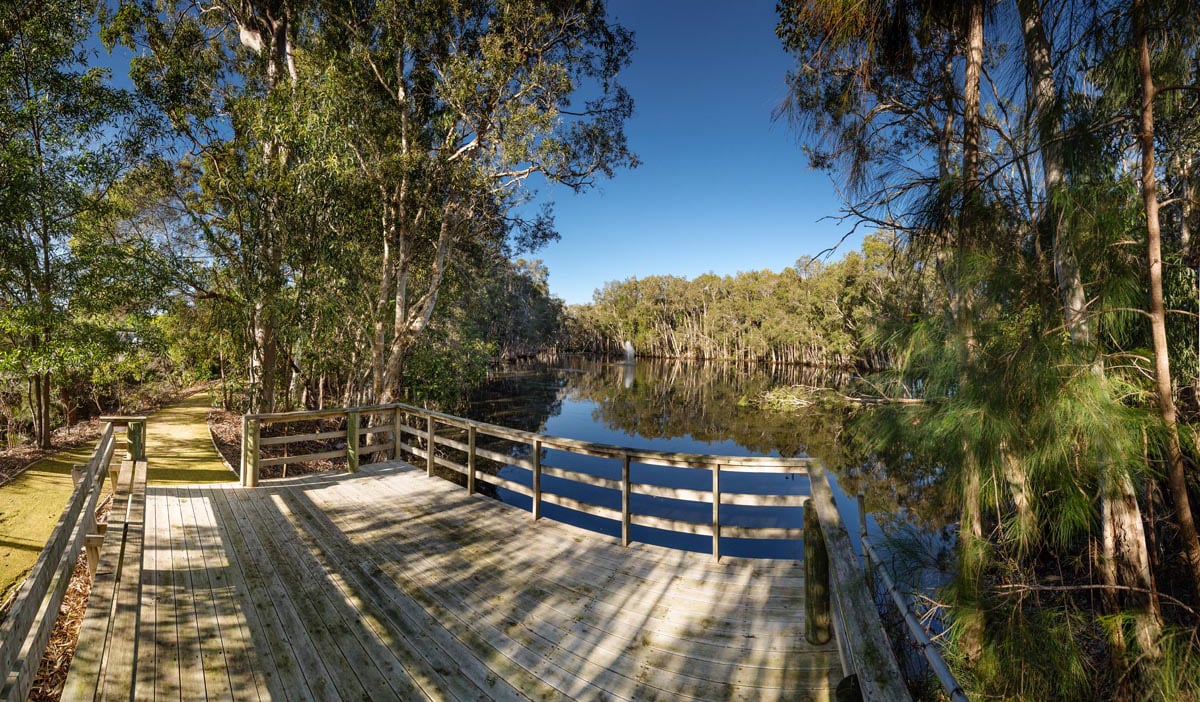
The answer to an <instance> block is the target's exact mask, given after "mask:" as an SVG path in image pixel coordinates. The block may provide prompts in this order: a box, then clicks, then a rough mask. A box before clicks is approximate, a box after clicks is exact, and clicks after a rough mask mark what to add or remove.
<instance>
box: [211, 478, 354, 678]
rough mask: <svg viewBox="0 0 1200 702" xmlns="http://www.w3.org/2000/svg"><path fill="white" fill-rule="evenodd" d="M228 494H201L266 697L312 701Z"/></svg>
mask: <svg viewBox="0 0 1200 702" xmlns="http://www.w3.org/2000/svg"><path fill="white" fill-rule="evenodd" d="M229 492H230V491H229V490H223V489H220V488H211V487H208V488H205V489H204V490H203V491H202V494H204V495H205V496H206V497H208V499H209V505H210V506H211V508H212V511H213V515H214V517H215V520H216V523H217V528H218V530H219V531H220V533H221V537H222V541H223V542H224V543H225V544H226V553H228V554H229V559H230V566H231V568H232V570H233V572H234V583H233V584H234V589H235V592H236V596H237V599H238V602H239V603H240V604H241V607H242V612H243V613H244V614H245V617H246V620H245V621H246V628H247V630H248V632H249V634H250V643H251V644H252V646H253V649H254V651H255V653H256V654H257V655H258V657H259V659H260V660H262V661H263V679H264V682H265V683H266V684H267V696H268V697H270V698H272V699H290V700H301V701H303V702H308V701H311V700H314V699H315V698H314V697H313V693H312V691H311V690H309V688H308V683H307V682H306V681H305V679H304V675H303V673H301V671H300V669H299V667H298V666H297V664H296V656H295V654H294V653H293V651H292V643H291V641H290V640H289V638H288V635H287V632H286V631H285V630H284V628H283V623H282V622H281V621H280V618H279V616H278V615H277V614H276V613H275V606H274V602H273V600H272V598H271V594H270V591H269V589H268V586H267V583H266V578H265V577H264V575H263V571H262V570H261V569H260V568H259V567H258V565H257V564H256V563H255V562H254V561H253V560H251V558H250V553H249V548H248V546H247V544H246V540H245V538H244V537H243V536H242V531H241V525H240V524H238V522H237V519H236V518H235V517H234V516H233V513H232V511H231V510H230V506H229V502H228V500H227V496H228V494H229ZM319 672H324V671H323V670H322V671H319ZM272 673H273V674H272ZM329 692H330V691H329V689H328V687H324V688H322V693H323V694H326V695H327V694H329Z"/></svg>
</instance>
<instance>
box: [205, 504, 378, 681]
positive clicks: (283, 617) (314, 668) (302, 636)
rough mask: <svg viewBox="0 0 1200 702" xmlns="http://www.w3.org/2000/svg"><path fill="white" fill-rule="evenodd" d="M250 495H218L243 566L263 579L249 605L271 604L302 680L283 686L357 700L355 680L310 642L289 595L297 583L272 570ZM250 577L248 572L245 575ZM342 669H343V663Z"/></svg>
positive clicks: (308, 634) (278, 659)
mask: <svg viewBox="0 0 1200 702" xmlns="http://www.w3.org/2000/svg"><path fill="white" fill-rule="evenodd" d="M253 492H254V491H233V490H226V491H223V492H221V493H220V495H221V497H224V498H225V499H226V501H227V504H228V509H229V512H230V513H231V514H232V515H233V517H234V519H235V520H236V529H237V530H238V531H239V534H240V536H241V538H242V539H243V540H244V544H245V546H246V560H245V561H244V563H245V564H246V565H247V567H249V568H250V569H252V570H254V569H257V570H260V571H261V573H262V576H263V581H264V582H263V584H264V585H265V591H261V592H259V593H256V594H255V595H254V599H253V600H252V601H253V602H254V603H255V605H256V606H258V605H259V603H260V602H270V603H271V604H272V605H274V609H275V613H276V615H277V616H278V617H279V623H280V625H281V627H282V633H283V639H284V640H285V641H289V642H290V644H291V650H292V654H293V655H294V656H295V663H296V666H295V667H296V668H299V671H300V674H301V676H303V677H302V678H301V679H297V680H288V681H285V683H284V684H285V685H297V684H300V685H303V684H304V682H305V681H307V684H308V689H309V691H310V692H311V693H312V695H313V697H315V698H317V699H331V698H335V697H342V698H345V697H346V696H347V693H351V694H353V695H354V696H355V697H356V698H357V697H360V696H361V695H362V694H363V690H362V686H361V685H359V684H358V681H357V679H354V680H352V681H351V680H347V679H346V676H345V674H344V673H345V671H344V668H343V669H339V668H337V667H331V666H327V665H326V664H325V662H326V661H325V658H324V657H323V656H320V655H318V653H317V652H318V651H319V650H321V649H320V648H319V647H318V644H317V641H316V640H314V639H313V637H312V635H311V632H309V631H308V629H307V627H305V625H304V617H303V616H301V614H300V612H299V611H298V609H297V602H296V600H298V599H303V598H301V597H293V594H292V588H293V587H295V586H296V585H297V583H292V582H288V581H285V580H284V579H283V578H281V577H280V575H279V573H278V572H277V571H276V570H275V569H274V568H273V567H272V561H271V556H270V554H269V553H268V552H267V550H266V548H265V547H264V546H263V544H262V541H261V539H259V536H258V532H257V529H256V526H255V523H254V522H253V521H252V520H251V519H250V515H249V513H248V510H247V509H246V505H245V502H246V501H247V500H251V499H254V494H253ZM231 528H232V527H231ZM249 574H250V573H249V571H247V575H249ZM260 598H263V599H260ZM279 662H280V658H279V654H277V657H276V663H277V664H278V663H279ZM342 665H343V666H344V663H342ZM331 668H332V669H331ZM280 669H281V671H282V669H283V666H282V665H280Z"/></svg>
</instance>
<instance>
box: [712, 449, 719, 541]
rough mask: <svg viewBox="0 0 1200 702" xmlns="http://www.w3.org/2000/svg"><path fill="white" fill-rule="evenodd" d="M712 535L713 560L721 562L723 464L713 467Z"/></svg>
mask: <svg viewBox="0 0 1200 702" xmlns="http://www.w3.org/2000/svg"><path fill="white" fill-rule="evenodd" d="M712 509H713V514H712V536H713V562H714V563H720V562H721V464H720V463H718V464H716V465H714V466H713V468H712Z"/></svg>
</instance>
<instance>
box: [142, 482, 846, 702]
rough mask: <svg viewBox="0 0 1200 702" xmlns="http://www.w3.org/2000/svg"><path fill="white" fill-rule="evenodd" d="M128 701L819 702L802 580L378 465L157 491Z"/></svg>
mask: <svg viewBox="0 0 1200 702" xmlns="http://www.w3.org/2000/svg"><path fill="white" fill-rule="evenodd" d="M145 533H146V536H145V547H144V548H145V551H144V557H143V573H142V592H141V601H142V610H141V616H140V624H139V627H138V631H137V633H136V641H137V645H136V660H135V662H134V666H135V670H136V672H135V675H136V677H135V680H136V688H135V696H136V697H137V698H144V699H151V698H153V699H178V700H198V699H206V698H207V699H239V700H241V699H261V700H266V699H298V700H309V699H312V700H331V699H344V700H367V699H370V700H383V699H398V700H419V699H435V700H436V699H463V700H465V699H471V700H477V699H489V700H490V699H495V700H525V699H533V700H561V699H587V700H623V699H624V700H654V699H662V700H681V699H696V700H742V699H753V700H757V699H767V700H771V699H788V700H804V699H815V700H826V699H829V698H830V697H831V696H832V694H831V691H832V688H833V687H834V686H835V685H836V684H837V681H838V680H839V679H840V678H841V677H842V669H841V665H840V663H839V659H838V654H837V649H836V647H835V644H834V643H833V642H830V643H829V644H828V645H825V646H816V647H814V646H812V645H810V644H808V643H806V642H805V640H804V602H803V598H804V587H803V564H802V563H799V562H794V561H774V560H757V559H755V560H750V559H744V560H743V559H734V558H726V559H724V560H723V561H722V562H721V563H720V564H714V563H712V560H711V558H710V556H709V555H708V554H698V553H686V552H680V551H673V550H668V549H663V548H659V547H655V546H647V545H641V544H635V545H633V546H631V547H629V548H622V547H621V546H620V544H619V543H618V542H617V541H616V540H613V539H610V538H607V537H604V536H601V535H597V534H595V533H592V532H587V531H583V530H580V529H576V528H574V527H571V526H567V525H563V524H559V523H555V522H550V521H547V520H540V521H537V522H533V521H532V520H531V519H530V516H529V514H528V513H527V512H524V511H521V510H518V509H516V508H513V507H510V506H508V505H504V504H501V503H499V502H496V501H494V500H491V499H489V498H486V497H482V496H479V495H468V494H466V493H465V492H464V491H463V490H462V489H461V488H459V487H458V486H456V485H454V484H452V483H450V482H447V481H443V480H441V479H437V478H429V477H426V475H425V473H424V471H418V470H416V469H414V468H412V467H411V466H408V465H407V464H402V463H384V464H375V465H372V466H369V467H365V468H364V469H363V470H362V471H361V472H359V473H357V474H353V475H346V474H340V475H321V476H309V477H305V478H297V479H289V480H281V481H272V482H271V483H269V484H264V485H262V486H260V487H258V488H257V489H253V490H244V489H238V488H236V487H233V486H215V485H198V486H187V487H162V486H159V487H156V486H151V487H149V488H148V489H147V491H146V516H145Z"/></svg>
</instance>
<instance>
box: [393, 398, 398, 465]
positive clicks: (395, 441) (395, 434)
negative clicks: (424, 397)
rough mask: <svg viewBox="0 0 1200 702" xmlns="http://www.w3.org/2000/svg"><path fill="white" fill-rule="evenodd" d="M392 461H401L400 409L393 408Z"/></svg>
mask: <svg viewBox="0 0 1200 702" xmlns="http://www.w3.org/2000/svg"><path fill="white" fill-rule="evenodd" d="M392 460H393V461H398V460H400V408H399V407H394V408H392Z"/></svg>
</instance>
